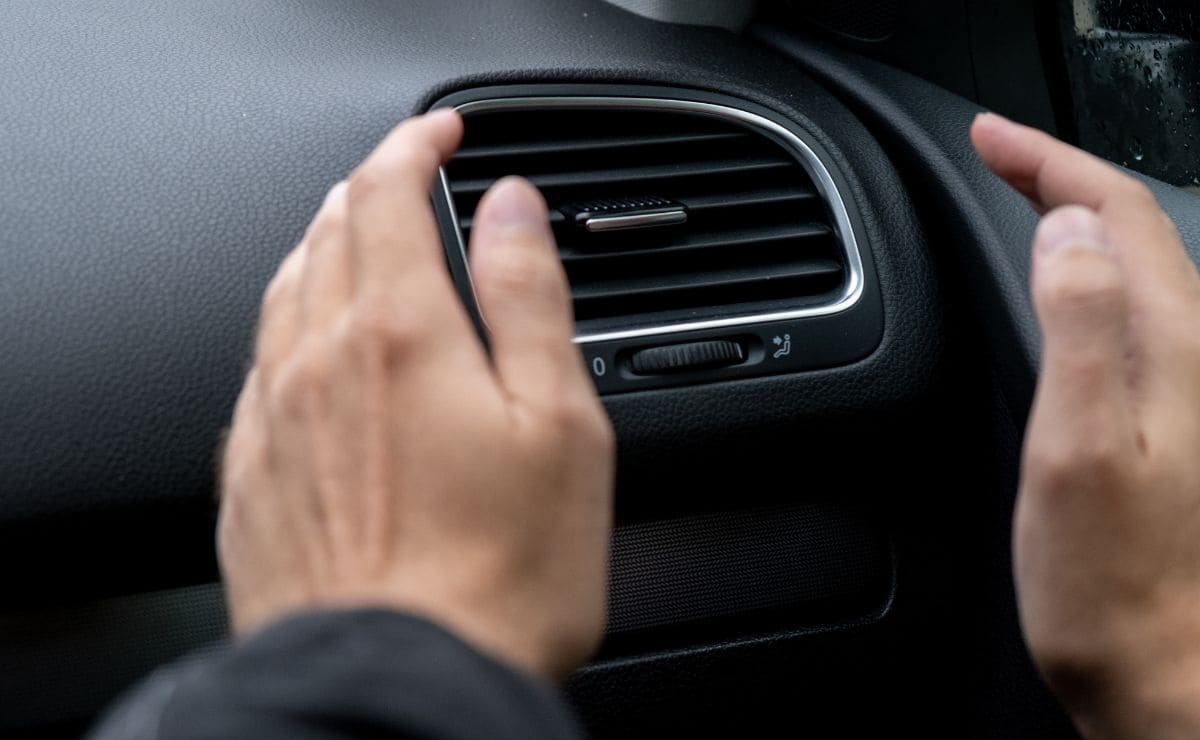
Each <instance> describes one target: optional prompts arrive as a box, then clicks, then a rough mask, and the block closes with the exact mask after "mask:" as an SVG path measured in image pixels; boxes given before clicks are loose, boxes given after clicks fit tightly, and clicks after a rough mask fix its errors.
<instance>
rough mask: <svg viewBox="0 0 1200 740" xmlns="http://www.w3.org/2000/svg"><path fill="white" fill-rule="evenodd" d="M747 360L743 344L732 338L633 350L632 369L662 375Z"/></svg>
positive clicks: (735, 363) (637, 371)
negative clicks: (730, 339)
mask: <svg viewBox="0 0 1200 740" xmlns="http://www.w3.org/2000/svg"><path fill="white" fill-rule="evenodd" d="M745 360H746V352H745V350H744V349H742V345H741V344H739V343H737V342H733V341H728V340H723V339H722V340H715V341H710V342H689V343H688V344H672V345H670V346H667V347H652V348H650V349H643V350H639V351H637V352H635V353H633V357H632V358H631V359H630V368H631V369H632V370H633V372H635V373H637V374H638V375H662V374H664V373H678V372H685V371H689V370H705V369H709V368H714V367H728V366H730V365H738V364H741V363H742V362H744V361H745Z"/></svg>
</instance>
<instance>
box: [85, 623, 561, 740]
mask: <svg viewBox="0 0 1200 740" xmlns="http://www.w3.org/2000/svg"><path fill="white" fill-rule="evenodd" d="M582 736H583V735H582V732H581V731H580V729H579V727H578V724H577V722H576V721H575V719H574V717H573V715H572V714H571V712H570V710H569V709H568V708H567V707H566V705H565V704H564V703H563V701H562V699H561V698H560V696H559V695H558V692H557V691H556V690H555V689H554V688H552V687H551V686H549V685H548V684H544V683H541V682H539V681H537V680H535V679H534V678H532V677H530V676H526V675H523V674H520V673H518V672H517V671H515V670H513V669H511V668H508V667H507V666H504V665H501V664H500V663H498V662H496V661H494V660H492V659H491V658H488V657H486V656H484V655H482V654H480V653H479V652H477V651H476V650H475V649H473V648H471V647H470V646H468V645H466V644H465V643H463V642H462V641H461V640H459V639H458V638H456V637H454V636H453V635H451V634H449V633H448V632H446V631H445V630H443V629H441V628H440V627H437V626H436V625H433V624H431V623H429V622H426V621H424V620H421V619H417V618H414V617H410V616H406V615H403V614H397V613H394V612H388V611H382V610H363V611H344V612H327V613H320V614H311V615H305V616H300V617H294V618H292V619H288V620H285V621H283V622H280V623H277V624H275V625H273V626H271V627H268V628H267V629H265V630H263V631H262V632H260V633H259V634H257V635H255V636H254V637H252V638H250V639H249V640H247V641H245V642H243V643H241V644H239V645H237V646H235V647H232V648H229V649H228V650H226V651H224V652H222V653H219V654H217V655H214V656H210V657H208V658H202V659H195V660H192V661H189V662H185V663H182V664H178V665H176V666H172V667H170V668H168V669H166V670H164V671H160V672H159V673H157V674H155V675H154V676H151V677H150V679H148V680H147V681H146V682H145V683H144V684H143V685H142V686H141V687H139V688H138V689H136V690H135V691H134V692H133V694H131V695H130V696H128V697H127V698H126V699H125V700H123V701H122V702H121V703H120V704H119V705H118V706H117V707H116V708H115V709H114V710H113V711H112V712H111V713H110V714H109V715H108V717H107V718H106V719H105V720H104V721H103V722H102V723H101V724H100V725H99V726H98V727H97V728H96V729H95V730H94V731H93V732H92V734H91V735H90V738H91V740H117V738H120V740H160V739H164V738H180V739H187V738H231V739H234V740H236V739H237V738H253V740H275V738H293V739H295V740H333V739H334V738H337V739H339V740H341V739H342V738H429V739H430V740H435V739H436V740H442V739H443V738H445V739H446V740H459V739H462V740H466V739H467V738H489V739H490V738H496V739H497V740H505V739H507V738H513V739H514V740H516V739H517V738H520V739H521V740H540V739H541V738H555V739H558V738H564V739H566V738H571V739H578V738H581V737H582Z"/></svg>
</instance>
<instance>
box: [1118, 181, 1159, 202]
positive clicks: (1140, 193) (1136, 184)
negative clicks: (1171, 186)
mask: <svg viewBox="0 0 1200 740" xmlns="http://www.w3.org/2000/svg"><path fill="white" fill-rule="evenodd" d="M1124 198H1125V200H1126V202H1128V203H1130V204H1132V205H1135V206H1137V207H1138V208H1153V209H1155V210H1158V199H1157V198H1155V197H1154V192H1153V191H1152V190H1150V187H1149V186H1148V185H1146V183H1144V182H1142V181H1141V180H1137V179H1134V178H1132V177H1127V178H1126V180H1125V186H1124Z"/></svg>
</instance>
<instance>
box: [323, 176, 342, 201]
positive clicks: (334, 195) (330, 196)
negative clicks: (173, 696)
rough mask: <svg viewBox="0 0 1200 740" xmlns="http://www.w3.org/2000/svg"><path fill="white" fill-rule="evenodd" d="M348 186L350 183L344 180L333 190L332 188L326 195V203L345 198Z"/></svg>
mask: <svg viewBox="0 0 1200 740" xmlns="http://www.w3.org/2000/svg"><path fill="white" fill-rule="evenodd" d="M347 185H348V183H347V182H346V181H345V180H342V181H341V182H339V183H338V184H337V185H334V186H333V187H332V188H330V189H329V192H328V193H326V194H325V202H326V203H331V202H333V201H334V200H336V199H338V198H341V197H343V196H345V194H346V187H347Z"/></svg>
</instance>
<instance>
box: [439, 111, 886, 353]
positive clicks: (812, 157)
mask: <svg viewBox="0 0 1200 740" xmlns="http://www.w3.org/2000/svg"><path fill="white" fill-rule="evenodd" d="M537 108H551V109H559V110H563V109H572V108H583V109H587V108H615V109H621V110H645V111H670V112H679V113H691V114H695V115H701V116H708V117H711V118H716V119H720V120H725V121H733V122H736V123H740V124H743V125H746V126H750V127H752V128H755V129H757V130H759V131H760V132H761V133H763V134H765V135H767V136H768V137H770V138H771V139H773V140H774V141H775V142H776V143H778V144H780V145H781V146H783V147H784V148H785V149H787V150H789V151H790V152H792V153H793V154H794V155H795V156H796V158H797V161H798V162H799V163H800V165H801V166H802V167H803V168H804V170H805V171H806V172H807V173H808V175H809V177H810V178H811V179H812V182H813V184H814V186H815V187H816V188H817V191H818V194H819V195H820V196H821V198H822V199H823V200H824V201H825V204H826V205H827V206H828V208H829V215H830V216H831V226H832V228H833V231H834V236H835V237H836V238H837V240H838V242H839V243H840V244H841V246H842V250H843V253H844V256H845V259H846V280H845V284H844V286H843V289H842V292H841V294H840V295H839V296H838V297H837V298H836V299H834V300H832V301H829V302H827V303H823V304H819V305H815V306H806V307H804V308H797V309H792V310H785V311H771V312H758V313H747V314H743V315H739V316H729V317H723V318H714V319H702V320H696V321H683V322H671V323H665V324H658V325H653V326H642V327H636V328H629V329H620V330H616V331H607V332H599V333H592V334H581V335H578V336H576V337H575V343H576V344H588V343H592V342H607V341H613V340H623V339H636V338H640V337H653V336H660V335H663V334H673V333H676V332H689V331H702V330H711V329H728V328H731V327H738V326H748V325H752V324H761V323H767V322H772V321H787V320H792V319H803V318H815V317H818V316H828V315H831V314H836V313H840V312H842V311H846V310H848V309H850V308H851V307H853V306H854V305H855V304H857V303H858V301H859V299H861V298H862V295H863V291H864V286H865V277H864V273H863V261H862V255H861V253H860V251H859V246H858V240H857V238H856V237H855V234H854V228H853V226H852V225H851V222H850V214H849V212H848V210H847V209H846V203H845V201H844V200H843V199H842V195H841V192H840V191H839V190H838V188H837V185H836V184H835V183H834V181H833V176H832V175H831V174H830V172H829V169H828V168H827V167H826V166H825V164H824V162H822V161H821V159H820V158H819V157H818V156H817V154H816V152H814V151H813V150H812V148H811V147H810V146H809V145H808V144H807V143H805V142H804V140H803V139H801V138H800V137H798V136H796V135H795V134H794V133H792V132H791V131H789V130H788V129H787V128H785V127H783V126H781V125H780V124H778V123H776V122H775V121H772V120H770V119H769V118H765V117H763V116H760V115H758V114H756V113H751V112H749V111H746V110H741V109H739V108H733V107H731V106H727V105H721V104H717V103H707V102H701V101H694V100H680V99H672V98H645V97H625V96H587V95H581V96H536V97H508V98H492V99H486V100H475V101H470V102H467V103H462V104H460V105H457V106H455V110H457V111H458V112H459V113H460V114H462V115H463V116H467V115H470V114H472V113H484V112H497V111H512V110H534V109H537ZM438 182H439V184H440V187H441V189H442V193H443V197H444V198H445V202H446V206H447V208H448V213H449V216H450V219H451V221H452V223H453V225H454V229H453V232H454V235H455V239H456V240H457V248H458V251H459V256H460V258H461V260H462V265H463V268H464V270H466V271H467V277H468V280H470V267H469V262H468V260H467V245H466V243H465V241H464V240H463V230H462V227H461V225H460V221H459V217H458V213H457V211H456V209H455V206H454V195H453V192H452V191H451V187H450V179H449V177H448V175H447V173H446V168H444V167H443V168H441V169H440V170H439V172H438ZM471 290H472V293H474V290H475V287H474V282H473V281H472V282H471ZM477 303H478V301H477Z"/></svg>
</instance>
